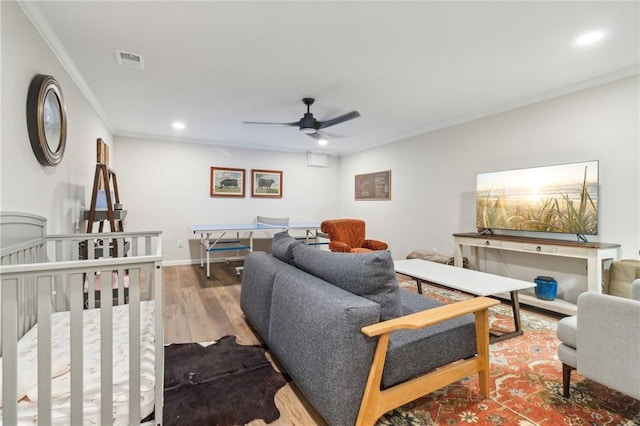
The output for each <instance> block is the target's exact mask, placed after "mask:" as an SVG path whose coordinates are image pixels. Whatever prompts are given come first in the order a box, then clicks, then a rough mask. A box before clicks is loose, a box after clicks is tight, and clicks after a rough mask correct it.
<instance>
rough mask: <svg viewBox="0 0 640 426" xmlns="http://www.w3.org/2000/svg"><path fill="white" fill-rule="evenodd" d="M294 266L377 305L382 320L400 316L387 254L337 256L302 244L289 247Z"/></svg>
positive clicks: (393, 273) (395, 282)
mask: <svg viewBox="0 0 640 426" xmlns="http://www.w3.org/2000/svg"><path fill="white" fill-rule="evenodd" d="M293 257H294V260H295V263H296V266H297V267H298V268H300V269H302V270H303V271H305V272H308V273H310V274H312V275H315V276H316V277H319V278H321V279H323V280H325V281H328V282H330V283H331V284H333V285H335V286H338V287H340V288H342V289H343V290H346V291H348V292H350V293H353V294H356V295H358V296H362V297H365V298H367V299H369V300H371V301H373V302H375V303H377V304H378V305H380V319H381V320H382V321H384V320H388V319H391V318H397V317H399V316H401V315H402V308H401V305H400V287H399V286H398V282H397V281H396V273H395V271H394V268H393V260H392V259H391V253H389V252H388V251H373V252H371V253H337V252H330V251H324V250H318V249H315V248H311V247H309V246H306V245H304V244H303V245H297V246H295V247H294V248H293Z"/></svg>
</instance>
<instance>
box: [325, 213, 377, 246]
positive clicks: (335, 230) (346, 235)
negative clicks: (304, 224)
mask: <svg viewBox="0 0 640 426" xmlns="http://www.w3.org/2000/svg"><path fill="white" fill-rule="evenodd" d="M320 231H321V232H324V233H326V234H327V235H329V250H331V251H340V252H344V253H368V252H370V251H374V250H386V249H387V248H388V247H389V246H388V245H387V243H385V242H383V241H378V240H370V239H366V238H365V235H366V234H365V223H364V220H361V219H328V220H324V221H322V223H321V224H320Z"/></svg>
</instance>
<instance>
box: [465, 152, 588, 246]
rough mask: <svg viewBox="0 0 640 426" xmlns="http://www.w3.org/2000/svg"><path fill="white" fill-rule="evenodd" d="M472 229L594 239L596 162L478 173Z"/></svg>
mask: <svg viewBox="0 0 640 426" xmlns="http://www.w3.org/2000/svg"><path fill="white" fill-rule="evenodd" d="M476 227H477V228H478V232H486V231H492V230H513V231H537V232H557V233H565V234H577V235H578V236H583V235H596V234H597V233H598V161H587V162H581V163H571V164H559V165H553V166H543V167H533V168H528V169H518V170H505V171H500V172H490V173H478V175H477V186H476Z"/></svg>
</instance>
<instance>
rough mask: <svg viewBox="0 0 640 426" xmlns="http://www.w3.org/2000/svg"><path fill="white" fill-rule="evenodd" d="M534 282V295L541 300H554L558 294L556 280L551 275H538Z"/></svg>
mask: <svg viewBox="0 0 640 426" xmlns="http://www.w3.org/2000/svg"><path fill="white" fill-rule="evenodd" d="M533 282H535V283H536V297H537V298H538V299H542V300H555V298H556V296H557V294H558V282H557V281H556V280H555V279H554V278H552V277H544V276H538V277H536V278H535V279H534V280H533Z"/></svg>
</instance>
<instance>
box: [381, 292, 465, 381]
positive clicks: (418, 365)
mask: <svg viewBox="0 0 640 426" xmlns="http://www.w3.org/2000/svg"><path fill="white" fill-rule="evenodd" d="M400 300H401V305H402V314H403V315H409V314H413V313H416V312H420V311H424V310H427V309H431V308H435V307H438V306H442V305H443V303H441V302H439V301H437V300H435V299H431V298H428V297H424V296H422V295H421V294H417V293H413V292H409V291H407V290H400ZM451 342H456V344H451ZM433 348H439V349H438V350H437V351H434V350H433ZM476 353H477V352H476V328H475V322H474V316H473V314H469V315H463V316H461V317H457V318H453V319H450V320H448V321H444V322H441V323H438V324H434V325H433V326H430V327H426V328H422V329H418V330H398V331H394V332H393V333H391V337H390V338H389V348H388V350H387V358H386V359H385V364H384V371H383V374H382V387H383V388H388V387H390V386H393V385H396V384H398V383H401V382H404V381H406V380H409V379H411V378H413V377H417V376H420V375H423V374H425V373H428V372H429V371H433V370H434V369H436V368H438V367H440V366H442V365H444V364H447V363H449V362H451V361H452V360H459V359H466V358H469V357H472V356H474V355H475V354H476ZM427 354H428V355H427Z"/></svg>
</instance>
